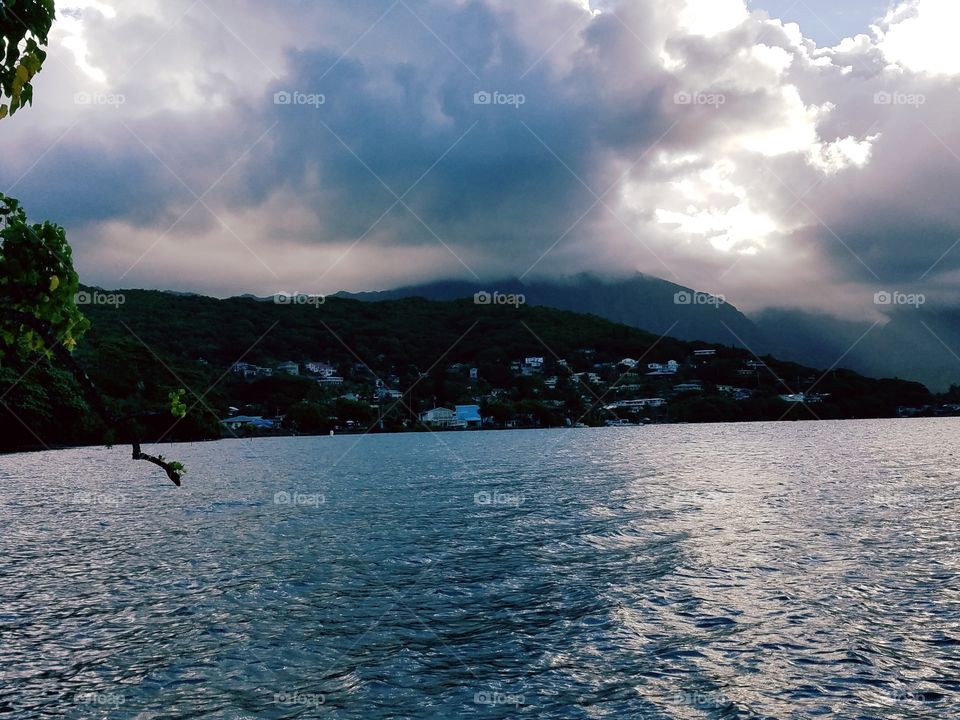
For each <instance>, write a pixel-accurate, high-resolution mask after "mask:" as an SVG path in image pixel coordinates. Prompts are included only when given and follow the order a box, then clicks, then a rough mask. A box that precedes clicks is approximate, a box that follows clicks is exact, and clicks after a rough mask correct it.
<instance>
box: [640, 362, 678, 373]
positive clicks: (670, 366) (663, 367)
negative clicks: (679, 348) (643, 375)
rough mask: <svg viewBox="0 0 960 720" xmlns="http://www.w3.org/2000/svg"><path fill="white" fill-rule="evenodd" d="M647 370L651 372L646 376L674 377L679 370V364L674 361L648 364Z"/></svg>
mask: <svg viewBox="0 0 960 720" xmlns="http://www.w3.org/2000/svg"><path fill="white" fill-rule="evenodd" d="M647 369H648V370H651V371H652V372H649V373H647V375H675V374H676V373H677V371H678V370H679V369H680V363H678V362H677V361H676V360H667V362H666V363H649V364H648V365H647Z"/></svg>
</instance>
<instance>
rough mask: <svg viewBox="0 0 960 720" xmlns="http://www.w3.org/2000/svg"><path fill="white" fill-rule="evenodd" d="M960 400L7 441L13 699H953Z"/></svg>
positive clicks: (423, 707) (328, 702)
mask: <svg viewBox="0 0 960 720" xmlns="http://www.w3.org/2000/svg"><path fill="white" fill-rule="evenodd" d="M958 437H960V422H958V421H956V420H916V421H872V422H845V423H832V422H824V423H780V424H750V425H711V426H694V425H686V426H665V427H642V428H611V429H603V430H599V429H598V430H587V429H584V430H566V431H530V432H525V431H514V432H483V433H476V432H474V433H455V434H453V433H446V434H443V435H429V434H424V435H381V436H368V437H334V438H329V437H322V438H277V439H263V440H253V441H224V442H218V443H208V444H197V445H182V446H174V447H165V448H163V449H162V452H163V453H164V454H166V455H168V456H171V457H176V458H177V459H180V460H182V461H183V462H184V463H185V464H186V465H187V468H188V471H189V474H188V475H187V476H186V478H185V483H184V486H183V487H182V488H180V489H177V488H175V487H174V486H173V485H172V484H170V483H169V482H168V481H167V480H166V479H165V478H164V477H163V475H162V473H159V472H155V470H156V468H153V467H152V466H150V465H147V464H146V463H132V462H131V461H130V460H129V459H128V453H127V451H126V450H125V449H123V448H115V449H112V450H108V449H104V448H86V449H77V450H66V451H57V452H50V453H42V454H24V455H15V456H5V457H0V480H2V485H0V493H2V495H0V533H2V534H0V716H2V717H4V718H6V717H11V718H18V719H19V718H37V717H67V718H81V717H94V718H187V717H199V718H242V717H250V718H254V717H255V718H287V717H304V718H306V717H329V718H364V719H367V718H403V717H407V718H452V717H469V718H502V717H538V718H563V719H567V718H753V717H755V718H813V717H826V718H830V717H837V718H960V581H958V576H957V569H958V564H960V552H958V551H960V501H958V495H960V468H958V462H960V450H958V449H957V438H958Z"/></svg>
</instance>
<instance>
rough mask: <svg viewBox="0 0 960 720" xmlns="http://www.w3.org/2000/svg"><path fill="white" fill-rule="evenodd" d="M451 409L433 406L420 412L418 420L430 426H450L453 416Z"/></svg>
mask: <svg viewBox="0 0 960 720" xmlns="http://www.w3.org/2000/svg"><path fill="white" fill-rule="evenodd" d="M455 416H456V415H455V413H454V412H453V410H450V409H449V408H445V407H438V408H433V410H427V411H426V412H425V413H421V414H420V422H422V423H423V424H424V425H430V426H431V427H450V426H451V425H453V420H454V417H455Z"/></svg>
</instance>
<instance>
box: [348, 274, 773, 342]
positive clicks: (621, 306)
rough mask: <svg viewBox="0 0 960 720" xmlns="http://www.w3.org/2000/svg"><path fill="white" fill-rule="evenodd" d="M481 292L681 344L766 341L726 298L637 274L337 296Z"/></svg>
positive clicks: (446, 296)
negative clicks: (589, 317) (621, 277)
mask: <svg viewBox="0 0 960 720" xmlns="http://www.w3.org/2000/svg"><path fill="white" fill-rule="evenodd" d="M480 292H489V293H493V292H499V293H503V294H522V295H523V296H524V298H525V300H526V304H527V305H533V306H543V307H552V308H557V309H559V310H570V311H573V312H579V313H589V314H592V315H597V316H599V317H602V318H605V319H607V320H612V321H613V322H618V323H623V324H624V325H630V326H632V327H636V328H640V329H642V330H646V331H647V332H651V333H654V334H657V335H670V336H672V337H676V338H678V339H681V340H702V341H705V342H713V343H721V344H724V345H732V346H735V347H743V348H748V349H753V350H754V351H755V352H759V350H758V348H759V347H760V345H761V344H762V340H763V338H762V337H761V336H760V334H759V333H758V331H757V328H756V326H755V325H754V323H753V322H752V321H751V320H750V319H748V318H747V316H746V315H744V314H743V313H742V312H740V311H739V310H737V308H735V307H734V306H733V305H730V304H729V303H726V302H724V301H723V299H722V298H718V297H716V296H712V295H710V294H708V293H703V292H698V291H697V290H694V289H692V288H688V287H684V286H682V285H677V284H675V283H672V282H668V281H667V280H662V279H660V278H656V277H651V276H648V275H640V274H638V275H635V276H633V277H631V278H628V279H625V280H612V279H605V278H602V277H599V276H596V275H590V274H579V275H576V276H573V277H569V278H564V279H561V280H556V281H551V280H535V281H529V282H524V281H521V280H517V279H508V280H502V281H498V282H487V283H481V282H468V281H458V280H450V281H437V282H432V283H427V284H424V285H414V286H409V287H401V288H396V289H393V290H385V291H380V292H362V293H347V292H341V293H337V297H345V298H352V299H355V300H363V301H381V300H397V299H400V298H406V297H422V298H425V299H427V300H458V299H461V298H467V297H471V296H473V295H475V294H476V293H480Z"/></svg>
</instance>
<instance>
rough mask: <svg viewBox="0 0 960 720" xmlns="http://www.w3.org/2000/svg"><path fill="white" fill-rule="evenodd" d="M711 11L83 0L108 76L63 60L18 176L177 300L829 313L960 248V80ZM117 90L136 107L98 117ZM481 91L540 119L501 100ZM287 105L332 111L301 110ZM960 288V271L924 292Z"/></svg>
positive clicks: (10, 175) (118, 260)
mask: <svg viewBox="0 0 960 720" xmlns="http://www.w3.org/2000/svg"><path fill="white" fill-rule="evenodd" d="M690 1H691V2H697V3H699V5H698V7H697V8H696V9H697V10H698V13H699V14H696V15H695V17H697V18H702V17H705V16H707V15H709V14H710V13H717V17H716V18H715V20H714V21H715V22H716V24H717V28H716V31H713V30H712V29H710V28H708V32H707V34H705V35H704V34H694V33H691V32H688V31H687V30H685V29H684V26H683V22H684V20H683V18H682V17H681V15H682V14H681V12H680V10H682V6H683V3H681V2H678V3H660V2H653V1H652V0H650V1H647V0H643V1H636V2H608V3H603V4H602V5H601V4H598V3H594V8H599V9H601V10H603V12H600V13H599V14H592V13H589V12H587V11H586V10H584V9H583V7H581V6H580V5H578V4H577V3H575V2H573V1H572V0H529V1H528V2H524V3H523V4H516V3H508V2H501V1H500V0H472V1H470V2H462V3H449V2H432V1H430V0H406V1H405V2H401V3H392V2H388V1H387V0H383V1H382V2H373V3H363V4H361V5H360V6H357V5H355V4H353V3H348V2H346V1H345V0H344V1H342V2H341V1H339V0H338V1H335V2H327V3H323V4H315V3H300V2H279V3H271V4H266V5H265V4H263V3H255V2H252V1H250V0H237V1H235V2H230V3H227V2H225V1H222V0H210V2H207V3H198V4H191V3H188V2H185V1H184V2H180V1H179V0H171V1H170V2H166V3H159V2H156V3H155V2H151V1H149V0H143V1H142V2H137V3H128V4H125V5H123V6H118V8H117V10H118V13H117V15H116V17H115V18H110V17H107V16H106V15H101V14H100V13H98V12H95V11H93V10H90V9H85V10H84V11H83V12H82V13H81V16H82V18H83V26H82V37H83V39H84V40H85V42H86V45H87V50H88V53H87V58H86V59H87V61H88V62H89V64H90V66H91V67H93V68H95V69H98V70H101V71H102V73H103V75H104V77H105V81H104V82H101V83H99V84H98V81H96V79H95V78H93V79H92V76H90V77H88V75H89V73H87V74H86V75H85V74H84V71H83V70H81V69H78V66H77V64H76V63H75V62H74V58H73V57H72V56H71V55H70V53H67V52H65V51H64V50H63V49H62V47H61V48H59V50H58V49H57V48H55V51H54V53H53V54H52V56H51V61H50V63H48V67H47V68H46V69H45V70H44V76H43V81H44V83H46V84H45V85H41V86H38V106H37V107H36V108H34V109H33V110H32V111H31V113H30V116H31V122H30V123H29V125H28V124H26V122H25V121H21V120H20V117H21V116H18V118H15V119H14V120H13V121H10V125H9V127H10V128H11V130H10V131H8V132H9V134H8V135H6V136H5V138H4V160H5V161H4V163H3V164H2V165H0V183H3V184H6V185H9V184H12V183H13V182H14V181H17V180H18V178H20V177H21V176H22V179H20V180H19V182H18V183H17V186H16V188H15V189H16V192H17V194H19V195H20V196H22V197H23V199H24V200H25V202H26V203H27V204H28V207H29V208H30V210H31V212H32V213H34V214H35V215H38V216H45V217H51V218H56V219H58V220H59V221H61V222H63V223H64V224H66V225H67V226H68V229H70V230H71V232H72V233H73V235H72V236H73V237H74V242H75V243H76V244H78V246H79V247H80V248H82V249H84V251H85V252H82V253H80V254H78V262H79V263H80V265H81V268H83V267H84V263H85V262H89V263H90V264H91V266H92V267H94V268H95V270H96V271H97V272H104V271H103V270H102V268H104V267H109V268H111V269H110V271H109V272H118V273H119V272H130V271H131V270H130V269H129V268H131V267H136V268H138V269H137V270H136V271H134V274H133V275H132V276H131V278H132V279H135V278H137V277H141V276H138V275H137V272H140V271H141V270H143V268H144V267H145V266H146V265H147V264H146V263H142V264H139V265H138V263H141V261H140V260H138V258H139V257H140V256H141V255H142V254H143V253H148V254H150V257H151V259H152V260H155V264H156V265H155V268H154V269H152V270H151V272H153V273H154V274H153V275H151V276H149V277H150V280H149V281H150V282H154V281H156V282H159V280H155V279H156V278H162V275H160V274H159V273H168V274H174V275H176V276H177V277H178V279H180V280H183V281H184V282H187V278H189V277H194V278H195V282H196V283H197V284H198V289H203V287H199V286H203V284H204V283H206V284H207V286H209V287H211V288H212V287H214V286H213V285H212V284H210V281H209V280H206V279H204V278H209V277H210V276H211V272H212V271H213V269H214V268H215V270H216V275H217V281H216V283H217V284H216V289H217V290H218V291H222V288H224V287H228V286H230V284H231V283H233V284H235V285H236V289H237V290H238V291H240V290H259V291H264V290H270V289H276V288H275V285H276V283H277V278H278V277H280V278H283V280H284V281H285V282H287V281H289V283H290V284H291V286H295V285H296V284H297V283H303V282H306V281H309V280H310V279H311V278H313V279H315V278H317V277H318V276H321V275H327V274H330V273H332V274H330V277H329V280H328V282H330V283H339V284H342V285H349V284H350V283H353V282H356V278H358V277H363V278H365V279H364V280H363V284H364V286H365V287H377V286H378V285H380V284H383V283H387V282H389V281H390V280H388V279H387V278H395V277H399V275H398V273H400V274H403V277H404V278H405V279H407V280H419V279H427V278H429V277H431V276H438V275H446V274H450V273H451V268H453V271H454V272H455V273H457V274H460V275H465V274H469V272H470V271H474V272H476V273H477V274H480V275H488V276H492V275H502V274H514V275H516V274H522V273H523V272H525V271H526V270H527V269H529V268H530V267H531V266H532V265H534V263H537V262H538V261H539V264H537V265H536V270H535V272H538V273H539V272H543V273H553V274H567V273H570V272H575V271H579V270H597V271H602V272H620V273H626V272H633V271H636V270H643V271H645V272H649V273H651V274H656V275H661V276H665V277H669V278H670V279H673V280H680V281H682V282H684V283H685V284H689V285H694V286H698V287H702V288H705V289H713V290H723V291H724V292H725V293H726V294H727V295H729V296H731V297H733V298H735V299H736V300H737V301H739V302H742V303H744V304H747V305H752V306H754V307H757V306H762V305H763V304H765V303H766V302H767V301H770V300H773V301H777V302H780V301H782V296H783V293H782V292H779V289H780V288H782V287H785V286H791V292H790V294H789V297H790V298H791V302H792V303H793V304H796V305H805V304H820V306H821V307H822V306H823V304H824V303H828V302H831V301H832V300H831V298H832V297H833V295H834V289H837V288H842V287H843V286H845V285H847V284H849V283H860V284H863V285H864V286H868V285H872V284H876V282H877V278H876V277H874V273H875V274H876V276H877V277H879V278H881V279H882V280H883V281H889V282H893V281H897V280H900V279H901V278H907V277H910V276H912V275H914V274H922V273H924V272H925V271H926V270H927V269H928V268H929V267H930V266H931V265H932V264H933V263H934V262H935V261H937V259H938V258H940V256H941V255H943V253H944V251H945V250H947V249H948V248H949V243H951V242H953V240H955V239H956V238H957V237H960V217H958V216H957V214H956V212H955V211H954V209H953V202H952V198H951V197H950V188H951V187H956V185H957V181H958V180H960V177H958V176H960V161H957V159H956V158H955V157H953V154H954V152H960V135H958V133H957V131H956V129H955V127H954V126H953V125H954V124H952V123H950V121H949V119H950V118H952V117H955V114H956V111H957V110H958V109H960V108H958V106H957V100H958V99H960V93H957V92H956V86H955V85H956V83H955V81H954V79H953V78H952V77H949V76H943V75H940V76H934V75H931V74H923V73H917V72H912V71H906V70H903V69H899V70H891V69H890V67H889V65H890V62H889V59H888V58H887V57H885V55H884V54H883V51H882V49H881V47H880V44H879V43H878V42H877V41H876V39H872V38H867V37H862V38H857V39H854V40H850V41H845V43H844V44H843V45H841V46H839V47H837V48H833V49H829V48H817V47H816V45H815V44H814V43H812V42H811V41H809V40H806V39H804V38H802V37H801V36H800V35H799V32H798V31H797V30H796V29H795V28H791V27H788V26H784V25H782V24H780V23H778V22H776V21H770V20H769V19H767V18H766V16H765V15H764V14H763V13H758V14H755V15H754V16H752V17H748V16H747V14H746V13H745V12H738V10H737V3H736V2H735V1H734V0H731V1H730V2H726V3H720V2H714V3H704V0H690ZM927 1H928V2H929V1H933V2H936V1H937V0H927ZM721 6H723V9H721ZM65 27H67V26H65ZM71 32H75V30H71ZM94 75H95V73H94ZM90 90H98V91H101V92H108V93H113V94H116V95H122V96H123V98H124V103H123V104H122V105H121V106H120V107H119V108H111V107H99V106H94V107H87V106H77V104H76V103H75V102H74V96H75V94H76V93H77V92H86V91H90ZM483 91H486V92H499V93H503V94H505V95H512V96H522V98H523V103H522V104H519V106H511V105H496V104H477V103H476V102H475V99H474V98H475V93H478V92H483ZM284 92H287V93H301V94H302V96H303V97H306V98H309V97H310V96H313V97H314V98H316V97H319V96H321V95H322V96H323V100H324V101H323V102H322V103H320V102H314V104H309V101H308V102H307V103H305V104H296V103H290V104H276V103H275V101H274V98H275V95H276V94H277V93H284ZM884 92H886V93H889V94H890V95H891V97H900V96H901V95H902V96H904V97H906V96H908V95H910V94H919V95H922V96H923V97H924V99H925V104H923V105H922V106H920V107H916V106H914V107H910V106H906V105H903V104H899V103H889V104H886V105H884V104H883V103H882V100H881V101H878V100H877V94H878V93H884ZM898 94H899V95H898ZM712 97H721V98H722V103H719V102H710V101H709V98H712ZM684 98H686V100H684ZM691 98H693V100H691ZM701 100H703V101H702V102H701ZM5 131H7V129H6V128H5ZM58 138H59V139H60V140H59V142H58ZM38 158H39V162H37V159H38ZM34 162H36V166H35V167H33V168H32V169H31V165H32V164H33V163H34ZM415 183H416V186H415V187H413V189H412V190H410V192H409V194H407V195H404V193H406V192H407V191H408V189H409V188H411V186H413V185H414V184H415ZM608 189H610V192H609V193H608V194H606V195H603V197H602V198H600V199H598V197H597V196H598V195H601V194H602V193H604V192H605V191H607V190H608ZM197 195H201V196H203V203H202V204H200V205H199V206H198V207H196V208H195V210H194V211H192V212H189V213H188V212H187V211H188V209H189V208H191V206H194V205H195V204H197V199H196V196H197ZM395 195H400V196H403V203H404V204H406V205H407V206H409V209H408V208H407V207H404V205H403V204H399V203H396V197H395ZM395 203H396V204H395ZM391 206H393V209H392V210H389V209H390V208H391ZM388 210H389V212H388ZM358 241H359V242H358ZM441 241H442V243H443V244H442V245H441ZM237 243H242V244H243V247H242V248H241V247H238V246H237ZM554 244H556V247H555V249H553V250H552V251H550V252H549V253H547V254H546V256H545V257H543V258H542V260H539V259H540V258H541V256H542V255H544V253H545V252H546V251H548V249H549V248H551V246H553V245H554ZM125 246H129V249H128V250H126V251H124V250H123V248H124V247H125ZM448 249H449V252H448ZM87 251H89V252H87ZM741 251H746V252H749V253H752V254H747V255H740V254H738V252H741ZM225 253H228V255H226V256H225ZM453 255H456V257H457V260H455V259H454V258H453V257H452V256H453ZM88 258H89V260H87V259H88ZM225 258H226V259H225ZM178 263H185V265H184V266H183V267H184V268H186V269H185V270H183V272H185V273H187V275H182V274H181V269H180V268H181V265H179V264H178ZM464 266H466V267H464ZM268 267H269V271H268V270H267V268H268ZM114 268H117V270H114ZM194 268H196V269H194ZM274 268H275V269H276V271H275V272H274ZM868 268H869V269H868ZM957 268H960V253H948V254H947V255H946V257H945V258H943V259H942V260H941V261H940V263H939V264H938V265H937V266H936V268H935V270H934V271H931V272H930V273H928V278H927V279H928V281H930V282H938V278H940V277H941V276H946V275H948V274H949V273H950V272H952V271H955V270H957ZM334 270H336V272H334ZM189 273H196V275H189ZM404 273H405V274H404ZM142 277H144V278H147V276H146V275H143V276H142ZM98 279H101V280H102V281H104V282H108V281H109V278H108V277H106V276H104V277H102V278H98ZM144 281H145V282H146V281H147V280H144ZM811 281H814V282H819V283H822V284H823V287H813V286H811ZM718 284H721V285H720V286H718ZM771 286H775V287H776V288H777V290H778V292H777V293H776V295H777V296H776V297H775V298H771V297H769V293H770V287H771ZM324 289H336V287H328V288H324ZM837 292H840V290H837Z"/></svg>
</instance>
